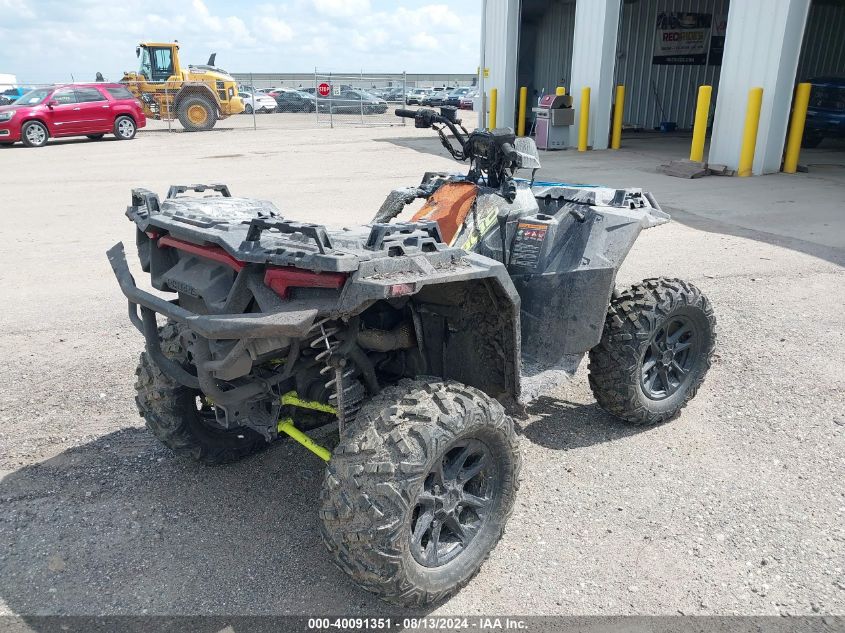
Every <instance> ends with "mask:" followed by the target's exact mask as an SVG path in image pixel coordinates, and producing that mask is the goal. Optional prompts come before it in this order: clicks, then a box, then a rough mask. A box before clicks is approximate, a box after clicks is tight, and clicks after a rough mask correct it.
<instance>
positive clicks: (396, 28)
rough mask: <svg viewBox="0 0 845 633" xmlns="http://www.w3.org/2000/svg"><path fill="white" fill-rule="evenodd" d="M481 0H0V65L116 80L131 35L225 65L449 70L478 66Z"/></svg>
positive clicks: (46, 76) (127, 59)
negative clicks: (173, 44) (213, 55)
mask: <svg viewBox="0 0 845 633" xmlns="http://www.w3.org/2000/svg"><path fill="white" fill-rule="evenodd" d="M480 27H481V0H449V1H448V2H444V3H439V2H437V0H393V1H390V0H285V1H277V2H268V1H266V0H257V1H250V0H230V1H228V2H226V1H225V0H165V1H164V2H150V1H149V0H144V1H140V0H118V1H117V2H116V1H115V0H0V73H10V74H14V75H16V76H17V78H18V81H19V82H21V83H24V82H28V83H37V82H58V81H68V80H70V79H71V76H73V78H74V79H75V80H76V81H87V80H93V79H94V76H95V74H96V73H97V72H98V71H99V72H102V73H103V75H104V76H105V77H106V79H108V80H119V79H120V77H121V76H122V73H123V71H124V70H134V69H135V68H136V66H137V63H138V62H137V60H136V57H135V47H136V46H137V44H138V43H139V42H141V41H172V40H174V39H175V40H179V44H180V56H181V58H182V60H183V64H184V63H185V62H188V63H192V64H204V63H206V61H207V60H208V56H209V54H210V53H212V52H216V53H217V65H218V66H220V67H221V68H225V69H226V70H228V71H230V72H313V71H314V69H315V67H316V68H318V69H319V70H320V71H332V72H360V71H363V72H365V73H366V72H397V73H401V72H402V71H406V72H443V73H448V72H454V73H467V72H469V73H474V72H475V71H476V68H477V66H478V58H479V41H480V31H481V28H480Z"/></svg>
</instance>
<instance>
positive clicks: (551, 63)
mask: <svg viewBox="0 0 845 633" xmlns="http://www.w3.org/2000/svg"><path fill="white" fill-rule="evenodd" d="M574 28H575V2H572V1H567V2H562V1H558V2H553V3H552V4H550V5H549V8H548V9H547V10H546V13H545V15H544V16H543V18H542V20H540V22H539V24H538V28H537V35H536V39H535V40H534V55H535V60H536V61H535V63H534V73H533V77H532V78H531V80H532V82H531V83H532V88H534V89H536V90H537V92H538V94H539V93H540V92H543V93H544V94H549V93H550V92H554V90H555V88H556V87H557V86H565V87H566V88H567V90H568V89H569V79H570V69H571V67H572V40H573V37H572V34H573V30H574ZM529 94H533V93H532V91H531V90H529Z"/></svg>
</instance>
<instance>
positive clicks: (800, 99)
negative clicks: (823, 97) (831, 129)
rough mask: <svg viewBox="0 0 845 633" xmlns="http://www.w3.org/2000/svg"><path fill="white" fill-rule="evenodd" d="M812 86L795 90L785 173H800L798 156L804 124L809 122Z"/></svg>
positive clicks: (808, 85) (799, 86)
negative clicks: (808, 114) (808, 113)
mask: <svg viewBox="0 0 845 633" xmlns="http://www.w3.org/2000/svg"><path fill="white" fill-rule="evenodd" d="M812 87H813V85H812V84H808V83H804V84H798V87H797V88H796V89H795V101H794V102H793V103H792V120H791V121H790V123H789V136H788V137H787V140H786V155H785V156H784V159H783V171H784V173H787V174H794V173H795V172H796V171H798V156H799V155H800V154H801V139H802V138H803V136H804V124H805V123H806V122H807V106H808V105H809V104H810V89H811V88H812Z"/></svg>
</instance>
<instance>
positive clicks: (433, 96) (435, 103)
mask: <svg viewBox="0 0 845 633" xmlns="http://www.w3.org/2000/svg"><path fill="white" fill-rule="evenodd" d="M451 90H454V88H435V89H434V90H432V91H431V92H429V93H428V95H427V96H426V97H425V98H424V99H423V100H422V102H421V105H424V106H431V107H433V108H438V107H440V106H444V105H446V99H447V98H448V97H449V92H450V91H451Z"/></svg>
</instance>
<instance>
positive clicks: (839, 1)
mask: <svg viewBox="0 0 845 633" xmlns="http://www.w3.org/2000/svg"><path fill="white" fill-rule="evenodd" d="M822 75H838V76H843V75H845V0H815V1H814V2H813V4H811V5H810V13H809V15H808V16H807V28H806V29H805V31H804V43H803V46H802V47H801V58H800V60H799V62H798V77H797V80H798V81H807V80H809V79H812V78H813V77H820V76H822Z"/></svg>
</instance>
